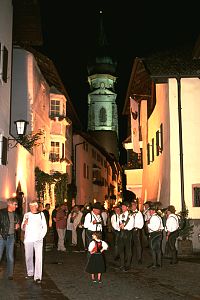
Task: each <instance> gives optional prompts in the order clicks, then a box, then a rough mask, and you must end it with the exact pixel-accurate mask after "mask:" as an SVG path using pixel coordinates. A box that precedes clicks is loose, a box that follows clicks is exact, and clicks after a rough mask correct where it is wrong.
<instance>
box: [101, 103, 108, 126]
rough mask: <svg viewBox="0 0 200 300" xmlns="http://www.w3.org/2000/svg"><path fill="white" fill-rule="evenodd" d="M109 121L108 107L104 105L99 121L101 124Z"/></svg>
mask: <svg viewBox="0 0 200 300" xmlns="http://www.w3.org/2000/svg"><path fill="white" fill-rule="evenodd" d="M106 121H107V114H106V109H105V108H104V107H102V108H101V109H100V112H99V122H100V124H101V125H105V124H106Z"/></svg>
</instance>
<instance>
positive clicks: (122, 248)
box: [119, 201, 133, 271]
mask: <svg viewBox="0 0 200 300" xmlns="http://www.w3.org/2000/svg"><path fill="white" fill-rule="evenodd" d="M129 207H130V203H129V202H126V201H124V202H122V213H121V214H120V217H119V228H120V235H119V254H120V270H122V271H128V270H129V269H130V265H131V257H132V229H133V215H132V214H131V213H130V212H129Z"/></svg>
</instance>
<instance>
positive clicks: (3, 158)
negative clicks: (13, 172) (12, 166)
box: [1, 136, 8, 166]
mask: <svg viewBox="0 0 200 300" xmlns="http://www.w3.org/2000/svg"><path fill="white" fill-rule="evenodd" d="M2 142H3V148H2V155H1V162H2V165H4V166H5V165H6V164H7V151H8V139H7V138H6V137H5V136H3V141H2Z"/></svg>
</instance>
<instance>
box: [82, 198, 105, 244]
mask: <svg viewBox="0 0 200 300" xmlns="http://www.w3.org/2000/svg"><path fill="white" fill-rule="evenodd" d="M101 209H102V206H101V203H100V202H96V203H94V204H93V206H92V211H91V212H88V213H87V214H86V216H85V221H84V228H85V229H86V244H87V245H86V246H88V245H89V243H90V242H91V241H92V234H93V232H96V231H100V232H101V233H102V229H103V219H102V216H101Z"/></svg>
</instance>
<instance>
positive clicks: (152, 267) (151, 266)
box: [147, 264, 156, 269]
mask: <svg viewBox="0 0 200 300" xmlns="http://www.w3.org/2000/svg"><path fill="white" fill-rule="evenodd" d="M147 268H148V269H155V268H156V266H155V265H154V264H151V265H149V266H147Z"/></svg>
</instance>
